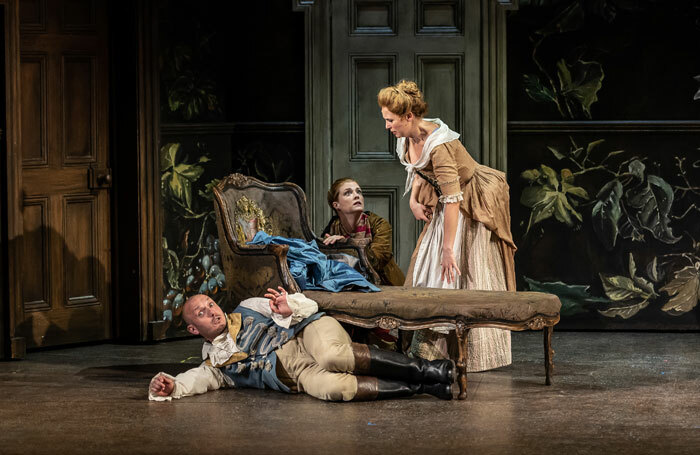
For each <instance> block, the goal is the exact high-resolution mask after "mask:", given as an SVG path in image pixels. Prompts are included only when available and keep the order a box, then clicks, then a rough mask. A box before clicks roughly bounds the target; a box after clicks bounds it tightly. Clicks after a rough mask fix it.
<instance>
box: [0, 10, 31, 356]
mask: <svg viewBox="0 0 700 455" xmlns="http://www.w3.org/2000/svg"><path fill="white" fill-rule="evenodd" d="M0 5H2V6H3V8H4V13H5V14H4V24H3V25H4V27H5V30H4V35H5V36H4V38H5V127H6V131H5V135H4V136H5V137H4V140H5V145H6V162H5V164H6V166H5V168H4V169H3V171H4V175H2V177H3V180H4V181H5V182H6V183H5V185H6V187H5V191H4V192H3V193H4V194H5V195H6V197H5V200H3V205H4V206H5V207H4V208H5V215H6V217H7V218H6V219H7V227H6V229H7V230H6V236H7V238H6V239H5V238H3V239H2V240H3V243H4V244H5V245H6V254H7V262H6V264H7V273H6V274H5V275H6V276H7V287H6V289H3V294H2V295H1V296H0V298H2V300H3V305H0V306H1V307H2V308H0V319H3V320H2V327H3V328H2V329H0V330H2V331H3V332H4V331H5V330H6V331H7V333H6V334H5V333H2V332H0V334H1V336H2V338H1V340H2V344H3V347H4V349H3V351H4V352H3V351H0V355H2V356H3V357H10V358H22V357H24V355H25V345H24V338H19V337H16V336H15V327H16V325H17V319H18V318H19V317H22V311H21V309H22V283H21V280H22V274H21V268H20V267H21V266H20V258H21V254H22V234H23V230H22V159H21V156H20V150H21V145H22V144H21V134H20V132H21V129H20V128H21V125H20V119H21V118H22V115H21V113H22V112H21V103H20V92H19V0H0Z"/></svg>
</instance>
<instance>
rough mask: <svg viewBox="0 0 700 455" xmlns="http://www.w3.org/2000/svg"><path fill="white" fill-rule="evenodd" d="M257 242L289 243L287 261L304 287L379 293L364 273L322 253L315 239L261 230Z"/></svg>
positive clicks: (302, 287)
mask: <svg viewBox="0 0 700 455" xmlns="http://www.w3.org/2000/svg"><path fill="white" fill-rule="evenodd" d="M248 243H251V244H253V245H269V244H271V243H272V244H275V245H289V252H288V253H287V260H288V261H289V270H290V271H291V272H292V276H293V277H294V280H295V281H296V282H297V284H298V285H299V287H300V288H301V289H302V290H305V289H318V290H321V291H331V292H339V291H342V290H343V289H345V288H346V287H349V286H353V288H352V289H353V290H358V291H364V292H369V291H374V292H378V291H379V288H378V287H377V286H375V285H373V284H372V283H370V282H369V281H367V280H366V279H365V277H363V276H362V275H361V274H360V272H358V271H357V270H355V269H353V268H352V267H350V266H349V265H347V264H344V263H342V262H338V261H333V260H331V259H328V258H327V257H326V255H325V254H323V253H321V251H320V250H319V249H318V246H317V245H316V242H315V241H314V240H311V241H308V242H307V241H305V240H301V239H289V238H286V237H280V236H271V235H269V234H266V233H265V232H263V231H258V233H257V234H255V237H253V240H251V241H250V242H248Z"/></svg>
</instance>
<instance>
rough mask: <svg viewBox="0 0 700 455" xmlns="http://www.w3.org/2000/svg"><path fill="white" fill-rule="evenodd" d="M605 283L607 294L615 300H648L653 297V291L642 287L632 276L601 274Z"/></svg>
mask: <svg viewBox="0 0 700 455" xmlns="http://www.w3.org/2000/svg"><path fill="white" fill-rule="evenodd" d="M599 276H600V281H601V283H603V290H604V291H605V295H607V296H608V298H610V300H613V301H615V302H624V301H627V300H633V299H644V300H648V299H650V298H651V297H653V293H651V292H649V291H648V290H645V289H642V288H641V287H640V286H638V285H637V283H635V282H634V280H633V279H632V278H627V277H626V276H620V275H607V274H603V273H601V274H599Z"/></svg>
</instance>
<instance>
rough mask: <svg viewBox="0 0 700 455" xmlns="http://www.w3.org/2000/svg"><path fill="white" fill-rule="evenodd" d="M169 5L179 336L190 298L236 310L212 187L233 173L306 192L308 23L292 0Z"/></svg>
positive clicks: (170, 220)
mask: <svg viewBox="0 0 700 455" xmlns="http://www.w3.org/2000/svg"><path fill="white" fill-rule="evenodd" d="M159 5H160V8H159V21H158V22H159V24H158V26H159V43H158V50H159V82H160V122H161V125H160V139H161V141H160V142H161V147H160V170H161V195H160V196H161V217H162V218H161V220H162V226H163V235H162V245H161V247H162V257H163V278H162V283H163V286H162V295H163V299H162V302H161V316H162V319H163V320H164V321H166V322H167V323H168V324H169V325H168V327H169V328H168V330H167V335H168V336H179V335H186V334H187V333H186V331H185V330H184V324H183V320H182V314H181V313H182V306H183V304H184V302H185V300H186V299H187V298H188V297H189V296H191V295H193V294H196V293H204V294H207V295H209V296H211V297H212V298H213V299H214V300H215V301H217V303H219V305H220V306H222V308H224V310H228V311H230V310H232V309H233V307H232V303H231V302H227V301H226V293H225V292H224V291H225V290H226V286H227V281H230V280H231V279H235V277H233V278H232V277H227V276H225V274H224V272H223V267H222V264H221V257H220V253H219V240H218V238H217V237H218V233H217V228H216V215H215V212H214V206H213V195H212V186H214V185H216V184H217V183H218V181H219V180H220V179H221V178H222V177H224V176H226V175H228V174H230V173H233V172H240V173H242V174H246V175H250V176H253V177H256V178H258V179H261V180H263V181H266V182H283V181H291V182H294V183H296V184H298V185H300V186H301V187H302V188H303V186H304V162H303V158H302V159H299V157H303V156H304V92H303V88H304V66H303V65H304V46H303V43H304V41H303V40H304V35H303V31H304V17H303V15H302V14H299V13H294V12H293V11H292V7H291V3H289V2H248V3H246V4H241V3H238V2H217V1H213V0H207V1H202V2H197V4H196V5H193V4H192V2H186V1H182V0H167V1H162V2H160V4H159ZM253 19H254V20H253ZM271 31H276V32H275V33H271ZM278 36H284V37H285V39H283V40H280V39H278Z"/></svg>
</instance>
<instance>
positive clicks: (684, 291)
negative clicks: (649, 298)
mask: <svg viewBox="0 0 700 455" xmlns="http://www.w3.org/2000/svg"><path fill="white" fill-rule="evenodd" d="M698 266H699V264H697V263H696V264H695V266H692V265H689V266H687V267H684V268H682V269H681V270H678V271H676V272H675V274H674V278H673V280H671V281H670V282H669V283H668V284H666V285H665V286H664V287H662V288H661V290H662V291H665V292H666V293H668V295H669V296H670V297H671V298H670V299H669V301H668V302H666V304H665V305H664V306H663V307H661V309H662V310H663V311H665V312H667V313H668V314H670V315H673V316H678V315H681V314H685V313H687V312H688V311H690V310H692V309H693V308H695V306H697V304H698V300H700V272H699V271H698Z"/></svg>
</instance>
